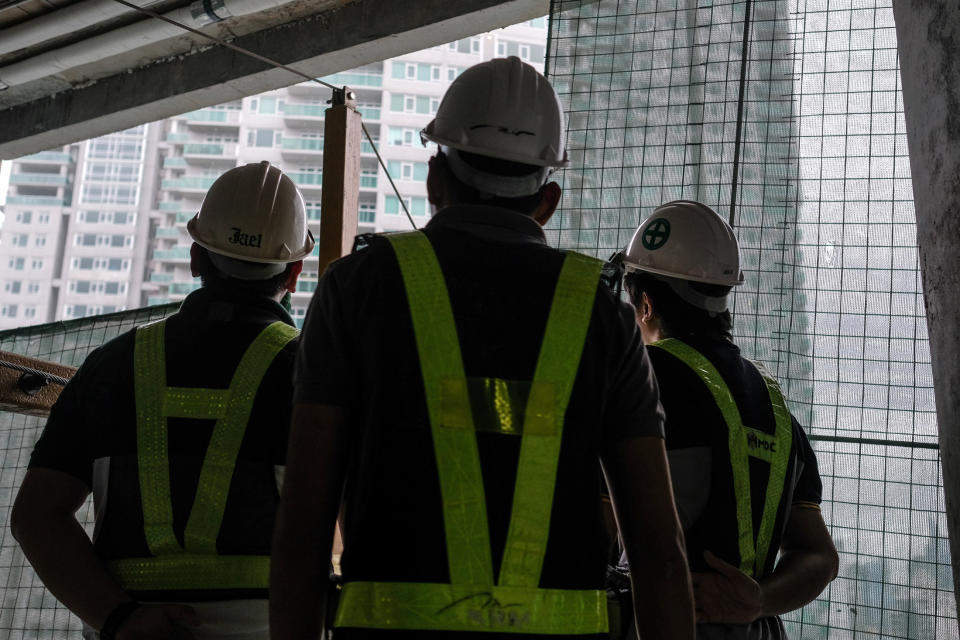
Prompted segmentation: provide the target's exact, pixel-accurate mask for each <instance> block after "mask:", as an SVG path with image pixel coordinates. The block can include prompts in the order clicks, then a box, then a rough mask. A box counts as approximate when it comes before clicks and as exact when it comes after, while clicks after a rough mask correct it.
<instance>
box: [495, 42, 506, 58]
mask: <svg viewBox="0 0 960 640" xmlns="http://www.w3.org/2000/svg"><path fill="white" fill-rule="evenodd" d="M497 55H498V56H499V57H501V58H504V57H506V55H507V43H506V42H503V41H502V40H501V41H500V42H497Z"/></svg>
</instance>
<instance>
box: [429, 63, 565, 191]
mask: <svg viewBox="0 0 960 640" xmlns="http://www.w3.org/2000/svg"><path fill="white" fill-rule="evenodd" d="M565 137H566V136H565V127H564V123H563V109H562V107H561V106H560V98H559V96H557V92H556V91H554V89H553V87H552V86H550V83H549V82H548V81H547V79H546V78H545V77H543V75H542V74H540V73H539V72H538V71H537V70H536V69H534V68H533V67H531V66H530V65H528V64H526V63H524V62H523V61H521V60H520V58H518V57H516V56H510V57H509V58H496V59H494V60H489V61H487V62H482V63H480V64H477V65H474V66H472V67H470V68H469V69H467V70H466V71H464V72H463V73H461V74H460V75H459V76H458V77H457V79H456V80H454V81H453V83H452V84H451V85H450V88H449V89H447V92H446V93H445V94H444V96H443V100H442V101H441V102H440V107H439V108H438V109H437V115H436V117H435V118H434V119H433V120H432V121H431V122H430V124H428V125H427V126H426V128H424V129H423V131H421V132H420V138H421V140H422V141H423V143H424V144H426V143H427V141H430V142H435V143H437V144H438V145H440V148H441V150H442V151H443V152H444V154H445V155H446V156H447V158H448V160H449V165H450V169H451V170H452V171H453V173H454V175H456V176H457V178H458V179H459V180H460V181H462V182H463V183H465V184H468V185H470V186H472V187H474V188H475V189H477V190H479V191H482V192H484V193H489V194H492V195H495V196H500V197H505V198H519V197H523V196H528V195H532V194H534V193H536V192H537V190H539V189H540V187H542V186H543V185H544V184H546V182H547V179H548V177H549V176H550V174H551V173H552V172H553V170H554V169H555V168H556V167H565V166H567V165H568V164H569V161H568V160H567V152H566V150H565V148H564V139H565ZM460 152H465V153H472V154H477V155H480V156H486V157H488V158H495V159H498V160H506V161H508V162H515V163H519V164H525V165H531V168H532V169H533V170H532V172H531V173H530V174H528V175H521V176H502V175H496V174H492V173H487V172H484V171H482V170H479V169H477V168H475V167H473V166H471V165H470V164H468V163H467V162H466V161H465V160H464V159H463V158H461V156H460Z"/></svg>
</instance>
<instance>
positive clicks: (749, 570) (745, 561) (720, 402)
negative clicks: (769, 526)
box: [651, 338, 756, 576]
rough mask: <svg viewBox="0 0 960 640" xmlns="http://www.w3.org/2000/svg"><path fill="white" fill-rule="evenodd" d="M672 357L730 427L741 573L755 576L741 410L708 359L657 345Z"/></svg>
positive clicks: (677, 346)
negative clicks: (698, 381) (694, 377)
mask: <svg viewBox="0 0 960 640" xmlns="http://www.w3.org/2000/svg"><path fill="white" fill-rule="evenodd" d="M651 346H654V347H658V348H660V349H663V350H664V351H666V352H668V353H670V354H672V355H673V356H675V357H676V358H678V359H679V360H681V361H682V362H684V363H685V364H686V365H687V366H689V367H690V368H691V369H693V371H694V372H695V373H696V374H697V375H698V376H699V377H700V379H701V380H702V381H703V383H704V385H706V387H707V389H708V390H709V391H710V393H711V395H713V399H714V401H715V402H716V403H717V407H718V408H719V409H720V413H721V414H722V415H723V419H724V421H725V422H726V423H727V431H728V433H729V436H728V446H729V449H730V467H731V469H732V472H733V492H734V497H735V499H736V504H737V543H738V549H739V550H740V570H741V571H743V572H744V573H746V574H749V575H751V576H752V575H754V573H753V571H754V563H755V560H756V549H755V546H754V537H753V509H752V502H751V498H750V463H749V459H748V455H747V435H746V429H745V427H744V425H743V420H742V419H741V417H740V410H739V409H738V408H737V403H736V401H734V399H733V395H732V394H731V393H730V387H728V386H727V383H726V382H724V381H723V378H722V377H721V376H720V372H719V371H717V368H716V367H714V366H713V364H712V363H711V362H710V361H709V360H707V358H706V357H705V356H704V355H703V354H702V353H700V352H699V351H697V350H696V349H694V348H693V347H691V346H689V345H688V344H686V343H684V342H681V341H680V340H676V339H673V338H667V339H666V340H660V341H658V342H654V343H653V344H652V345H651Z"/></svg>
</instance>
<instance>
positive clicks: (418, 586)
mask: <svg viewBox="0 0 960 640" xmlns="http://www.w3.org/2000/svg"><path fill="white" fill-rule="evenodd" d="M334 626H336V627H359V628H366V629H408V630H415V631H484V632H503V633H526V634H558V635H559V634H565V635H583V634H597V633H606V632H607V628H608V620H607V595H606V592H605V591H595V590H572V589H538V588H529V587H509V586H490V585H469V584H467V585H454V584H437V583H432V582H419V583H418V582H413V583H408V582H348V583H347V584H345V585H344V586H343V591H342V592H341V594H340V603H339V606H338V608H337V616H336V619H335V622H334Z"/></svg>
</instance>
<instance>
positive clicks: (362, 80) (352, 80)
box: [320, 72, 383, 87]
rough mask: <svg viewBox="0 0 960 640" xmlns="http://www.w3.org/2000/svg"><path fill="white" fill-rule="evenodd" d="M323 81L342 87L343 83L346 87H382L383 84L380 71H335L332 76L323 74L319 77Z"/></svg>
mask: <svg viewBox="0 0 960 640" xmlns="http://www.w3.org/2000/svg"><path fill="white" fill-rule="evenodd" d="M320 79H321V80H323V81H324V82H329V83H330V84H332V85H334V86H337V87H342V86H344V85H346V86H348V87H382V86H383V74H380V73H349V72H344V73H335V74H333V75H332V76H324V77H323V78H320Z"/></svg>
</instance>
